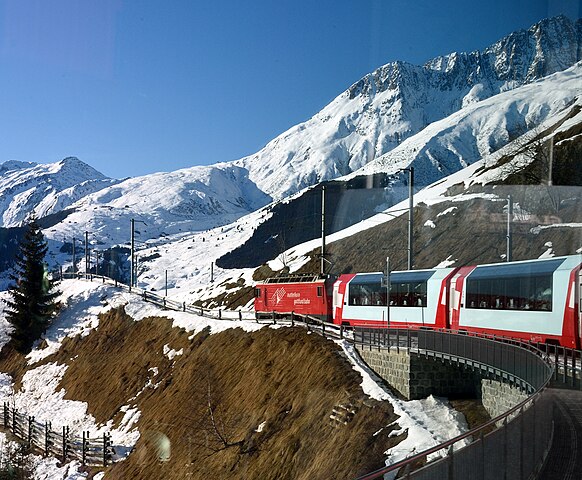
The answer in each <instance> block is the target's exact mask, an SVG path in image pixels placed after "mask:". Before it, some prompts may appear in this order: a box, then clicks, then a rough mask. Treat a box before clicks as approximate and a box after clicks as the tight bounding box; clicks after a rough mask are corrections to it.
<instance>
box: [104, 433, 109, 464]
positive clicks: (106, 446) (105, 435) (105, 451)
mask: <svg viewBox="0 0 582 480" xmlns="http://www.w3.org/2000/svg"><path fill="white" fill-rule="evenodd" d="M108 448H109V438H108V436H107V434H106V433H103V466H104V467H106V466H107V457H108V455H107V450H108Z"/></svg>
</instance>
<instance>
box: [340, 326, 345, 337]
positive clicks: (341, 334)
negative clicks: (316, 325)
mask: <svg viewBox="0 0 582 480" xmlns="http://www.w3.org/2000/svg"><path fill="white" fill-rule="evenodd" d="M340 338H341V339H342V340H343V339H344V326H343V325H340Z"/></svg>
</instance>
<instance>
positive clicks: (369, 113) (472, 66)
mask: <svg viewBox="0 0 582 480" xmlns="http://www.w3.org/2000/svg"><path fill="white" fill-rule="evenodd" d="M581 59H582V19H581V20H578V21H577V22H572V21H571V20H570V19H568V18H566V17H564V16H559V17H555V18H551V19H546V20H542V21H540V22H539V23H537V24H535V25H533V26H532V27H531V28H530V29H528V30H521V31H518V32H515V33H512V34H510V35H508V36H507V37H505V38H503V39H501V40H499V41H498V42H496V43H495V44H493V45H492V46H490V47H488V48H486V49H485V50H484V51H482V52H479V51H475V52H472V53H451V54H449V55H446V56H442V57H437V58H435V59H433V60H431V61H429V62H427V63H426V64H425V65H424V66H417V65H411V64H408V63H405V62H393V63H389V64H387V65H384V66H382V67H380V68H378V69H377V70H375V71H374V72H372V73H370V74H368V75H366V76H365V77H364V78H362V79H361V80H359V81H358V82H356V83H354V84H353V85H352V86H351V87H350V88H348V89H347V90H346V91H345V92H343V93H342V94H341V95H339V96H338V97H337V98H336V99H335V100H333V101H332V102H331V103H330V104H329V105H328V106H326V107H325V108H324V109H323V110H321V111H320V112H319V113H317V114H316V115H315V116H313V117H312V118H311V119H310V120H308V121H306V122H304V123H301V124H299V125H297V126H295V127H292V128H291V129H289V130H288V131H286V132H285V133H283V134H282V135H280V136H278V137H277V138H275V139H274V140H272V141H271V142H269V144H268V145H267V146H266V147H265V148H263V149H262V150H261V151H259V152H257V153H256V154H254V155H250V156H248V157H245V158H243V159H241V160H239V161H237V162H235V164H236V165H240V166H243V167H245V168H246V169H248V170H249V172H250V174H249V178H250V179H251V180H253V181H254V182H255V183H256V184H257V185H258V186H259V188H260V189H261V190H263V191H264V192H266V193H268V194H269V195H271V196H272V197H273V198H275V199H281V198H285V197H287V196H288V195H290V194H292V193H295V192H297V191H299V190H301V189H303V188H305V187H308V186H310V185H314V184H316V183H318V182H321V181H323V180H331V179H334V178H337V177H339V176H342V175H347V174H349V173H351V172H354V171H356V170H358V169H359V168H361V167H363V166H364V165H366V164H367V163H369V162H370V161H372V160H374V159H375V158H378V157H380V156H382V155H384V154H386V153H387V152H389V151H390V150H392V149H394V148H396V147H397V146H398V145H399V144H400V143H401V142H402V141H404V140H405V139H407V138H409V137H411V136H413V135H415V134H416V133H418V132H420V131H421V130H422V129H424V128H426V127H427V126H428V125H430V124H431V123H433V122H436V121H438V120H441V119H443V118H445V117H447V116H449V115H451V114H452V113H454V112H456V111H459V110H460V109H462V108H464V107H467V106H469V105H471V104H474V103H476V102H479V101H481V100H484V99H486V98H489V97H491V96H493V95H496V94H498V93H501V92H503V91H506V90H510V89H514V88H516V87H518V86H520V85H523V84H526V83H530V82H533V81H535V80H537V79H540V78H543V77H544V76H547V75H549V74H552V73H554V72H557V71H560V70H564V69H566V68H568V67H570V66H572V65H573V64H574V63H576V62H578V61H579V60H581ZM541 117H543V115H540V118H539V120H543V118H541ZM506 140H507V139H506V138H503V136H501V137H500V138H498V139H495V141H494V142H493V144H492V145H491V148H494V147H499V146H501V145H502V144H503V142H504V141H506Z"/></svg>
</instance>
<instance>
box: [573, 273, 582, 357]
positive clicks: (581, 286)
mask: <svg viewBox="0 0 582 480" xmlns="http://www.w3.org/2000/svg"><path fill="white" fill-rule="evenodd" d="M577 278H578V288H577V292H576V300H575V304H576V305H578V308H577V309H576V311H575V313H574V315H575V316H576V317H577V320H578V321H577V322H576V323H577V325H578V338H577V341H578V345H576V348H578V349H580V348H582V268H581V267H578V275H577Z"/></svg>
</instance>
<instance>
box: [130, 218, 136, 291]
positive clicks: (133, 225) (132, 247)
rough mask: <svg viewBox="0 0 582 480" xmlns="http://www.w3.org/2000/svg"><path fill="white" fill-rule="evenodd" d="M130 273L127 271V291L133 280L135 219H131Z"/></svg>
mask: <svg viewBox="0 0 582 480" xmlns="http://www.w3.org/2000/svg"><path fill="white" fill-rule="evenodd" d="M129 261H130V263H131V265H130V273H129V291H130V292H131V287H133V284H134V281H135V278H134V276H135V271H134V269H135V220H134V219H133V218H132V219H131V257H130V260H129Z"/></svg>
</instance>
